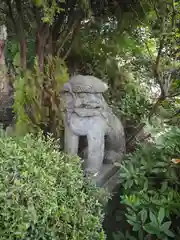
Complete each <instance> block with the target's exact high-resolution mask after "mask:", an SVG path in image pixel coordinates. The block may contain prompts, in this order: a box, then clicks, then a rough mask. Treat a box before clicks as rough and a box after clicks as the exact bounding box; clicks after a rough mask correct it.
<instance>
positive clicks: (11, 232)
mask: <svg viewBox="0 0 180 240" xmlns="http://www.w3.org/2000/svg"><path fill="white" fill-rule="evenodd" d="M57 148H58V146H57V145H56V144H55V143H54V141H53V140H51V139H48V140H47V141H45V139H44V138H43V137H42V136H38V137H33V136H32V135H26V136H24V137H6V136H5V135H4V136H2V137H1V138H0V238H1V240H8V239H9V240H12V239H13V240H15V239H21V240H31V239H32V240H38V239H41V240H43V239H44V240H56V239H57V240H60V239H62V240H65V239H70V240H72V239H74V240H76V239H78V240H81V239H82V240H85V239H88V240H90V239H92V240H95V239H98V240H103V239H105V236H104V233H103V230H102V225H101V221H102V218H103V214H102V203H100V199H99V196H100V191H99V190H98V189H96V188H95V187H94V186H93V185H91V184H90V183H89V182H88V181H87V180H86V181H85V180H84V177H83V172H82V170H81V165H80V161H79V158H77V157H69V156H68V155H65V154H64V153H62V152H58V149H57Z"/></svg>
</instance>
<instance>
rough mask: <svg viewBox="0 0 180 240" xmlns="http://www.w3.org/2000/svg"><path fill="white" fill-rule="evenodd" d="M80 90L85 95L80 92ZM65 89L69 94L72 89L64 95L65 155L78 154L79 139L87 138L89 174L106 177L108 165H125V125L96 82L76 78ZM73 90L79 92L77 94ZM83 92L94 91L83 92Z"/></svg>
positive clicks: (84, 157) (85, 161) (86, 166)
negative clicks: (118, 163) (105, 169)
mask: <svg viewBox="0 0 180 240" xmlns="http://www.w3.org/2000/svg"><path fill="white" fill-rule="evenodd" d="M73 79H74V82H73ZM88 80H89V81H90V84H88ZM76 82H77V83H78V88H76ZM100 82H101V83H103V82H102V81H101V80H100V79H98V83H100ZM81 84H82V85H81ZM83 84H84V85H85V86H90V85H91V88H86V87H84V88H83ZM99 85H100V84H99ZM67 86H68V88H67ZM72 86H73V87H72ZM79 86H80V88H81V91H79V92H78V91H77V89H79ZM102 86H103V84H102ZM65 88H66V91H67V89H68V91H67V92H65V93H64V94H63V95H62V99H63V100H64V102H65V108H66V112H65V151H66V152H67V153H69V154H78V149H79V137H80V136H86V137H87V142H88V146H86V147H85V148H84V149H83V151H82V152H83V154H82V156H83V159H84V164H83V166H84V168H85V171H86V172H88V173H92V174H96V175H97V174H98V173H99V172H101V173H102V172H103V167H104V166H105V163H106V164H107V163H108V164H110V165H112V164H113V162H115V161H121V160H122V157H123V155H124V153H125V150H126V149H125V135H124V128H123V126H122V123H121V122H120V120H119V119H118V118H117V117H116V116H115V115H114V113H113V112H112V110H111V108H110V107H109V106H108V104H107V103H106V101H105V99H104V97H103V95H102V93H100V92H98V91H96V90H97V89H95V88H96V84H95V82H93V84H92V78H91V77H89V76H81V77H79V75H78V76H76V77H73V78H71V79H70V81H69V82H68V83H67V84H65ZM73 89H75V91H76V92H73ZM83 89H85V90H86V91H87V90H88V89H90V90H88V91H89V92H82V91H83ZM93 89H94V92H93ZM85 90H84V91H85ZM82 152H81V153H82Z"/></svg>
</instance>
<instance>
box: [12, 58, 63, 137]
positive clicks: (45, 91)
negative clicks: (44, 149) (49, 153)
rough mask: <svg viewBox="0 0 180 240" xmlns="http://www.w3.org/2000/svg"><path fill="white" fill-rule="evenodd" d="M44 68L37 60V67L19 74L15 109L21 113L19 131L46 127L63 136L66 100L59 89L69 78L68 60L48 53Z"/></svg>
mask: <svg viewBox="0 0 180 240" xmlns="http://www.w3.org/2000/svg"><path fill="white" fill-rule="evenodd" d="M46 60H47V63H46V65H45V69H44V72H43V73H41V72H40V71H39V67H38V63H37V61H35V64H34V67H33V70H26V71H24V72H23V73H22V72H21V71H20V72H19V73H18V74H17V77H16V80H15V83H14V88H15V103H14V111H15V113H16V116H17V121H16V131H17V133H18V134H26V133H29V132H38V131H39V130H43V131H45V132H50V133H53V134H54V137H60V135H61V130H62V128H63V121H62V118H63V117H62V108H63V106H62V103H61V101H60V97H59V92H60V89H61V88H62V85H63V84H64V83H65V82H66V81H67V80H68V70H67V67H66V65H65V63H64V62H63V61H62V60H61V59H59V58H55V57H51V56H49V57H47V59H46Z"/></svg>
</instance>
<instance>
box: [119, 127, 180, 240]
mask: <svg viewBox="0 0 180 240" xmlns="http://www.w3.org/2000/svg"><path fill="white" fill-rule="evenodd" d="M173 158H180V129H178V128H173V129H171V130H169V131H167V132H166V133H164V134H163V135H162V136H160V137H158V138H157V142H156V143H155V144H154V143H153V144H148V145H147V144H144V145H141V146H139V149H138V150H137V151H136V152H135V153H133V154H130V155H129V156H128V157H127V159H126V160H125V161H124V162H123V164H122V165H121V167H120V182H121V184H122V188H123V190H122V193H121V204H123V205H124V206H125V222H126V223H127V227H128V228H126V230H127V229H128V231H126V230H125V231H124V232H123V231H122V232H119V233H118V234H117V235H115V239H118V240H120V239H131V240H133V239H135V240H136V239H138V240H142V239H143V240H144V239H146V240H148V239H152V240H153V239H156V240H157V239H158V240H159V239H160V240H168V239H180V227H179V222H180V165H179V164H175V163H173V162H172V161H171V160H172V159H173Z"/></svg>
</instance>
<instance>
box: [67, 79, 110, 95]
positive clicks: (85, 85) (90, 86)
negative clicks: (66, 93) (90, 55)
mask: <svg viewBox="0 0 180 240" xmlns="http://www.w3.org/2000/svg"><path fill="white" fill-rule="evenodd" d="M69 84H70V85H69ZM64 87H65V89H66V90H68V88H69V87H70V88H71V91H72V92H76V93H80V92H83V93H103V92H105V91H106V90H107V89H108V86H107V84H106V83H104V82H102V81H101V80H100V79H99V78H96V77H93V76H89V75H86V76H83V75H76V76H73V77H71V78H70V79H69V82H68V84H67V85H66V84H65V86H64Z"/></svg>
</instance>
